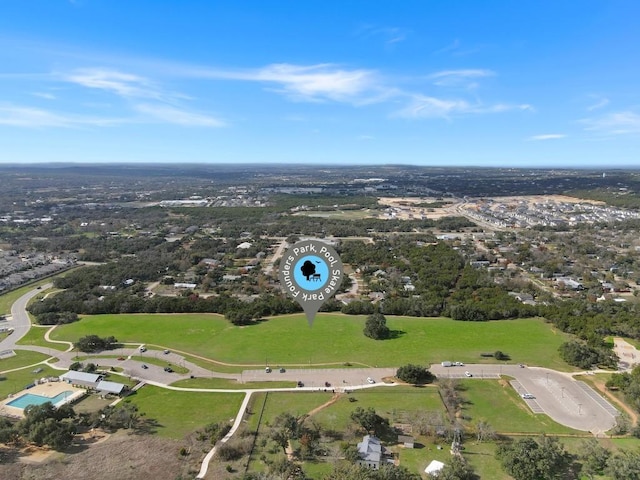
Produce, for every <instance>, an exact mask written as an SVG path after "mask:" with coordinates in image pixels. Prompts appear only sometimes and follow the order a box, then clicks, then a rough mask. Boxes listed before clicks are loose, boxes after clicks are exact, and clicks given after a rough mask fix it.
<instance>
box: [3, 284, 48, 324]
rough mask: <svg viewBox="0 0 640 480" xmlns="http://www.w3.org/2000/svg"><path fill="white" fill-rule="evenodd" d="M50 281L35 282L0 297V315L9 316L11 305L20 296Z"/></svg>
mask: <svg viewBox="0 0 640 480" xmlns="http://www.w3.org/2000/svg"><path fill="white" fill-rule="evenodd" d="M50 281H51V279H50V278H47V279H43V280H39V281H37V282H34V283H30V284H29V285H26V286H24V287H20V288H18V289H16V290H12V291H10V292H8V293H5V294H3V295H0V315H8V314H10V313H11V305H13V302H15V301H16V300H17V299H18V298H20V297H21V296H22V295H24V294H25V293H27V292H30V291H31V290H33V289H34V288H36V287H37V286H39V285H44V284H45V283H47V282H50Z"/></svg>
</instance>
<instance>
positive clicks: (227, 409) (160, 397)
mask: <svg viewBox="0 0 640 480" xmlns="http://www.w3.org/2000/svg"><path fill="white" fill-rule="evenodd" d="M243 398H244V394H243V393H205V392H178V391H174V390H166V389H163V388H158V387H153V386H151V385H145V386H144V387H143V388H141V389H139V390H137V391H136V392H135V394H134V395H132V396H130V397H128V398H127V401H130V402H131V403H134V404H135V405H137V406H138V409H139V411H140V413H142V414H144V416H145V417H146V418H148V419H153V420H155V421H156V422H157V432H158V434H159V435H160V436H164V437H170V438H175V439H181V438H184V436H185V435H187V434H189V433H192V432H194V431H196V430H198V429H200V428H202V427H204V426H205V425H207V424H209V423H218V422H229V424H231V423H233V420H234V419H235V417H236V415H237V414H238V409H239V408H240V404H241V403H242V399H243Z"/></svg>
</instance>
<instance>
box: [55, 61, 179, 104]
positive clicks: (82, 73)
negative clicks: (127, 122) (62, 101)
mask: <svg viewBox="0 0 640 480" xmlns="http://www.w3.org/2000/svg"><path fill="white" fill-rule="evenodd" d="M62 79H63V80H65V81H67V82H71V83H74V84H76V85H80V86H82V87H85V88H93V89H97V90H104V91H107V92H110V93H113V94H115V95H118V96H120V97H123V98H126V99H132V98H153V99H155V100H160V101H166V102H175V101H177V100H181V99H185V98H188V97H187V96H185V95H182V94H179V93H175V92H167V91H164V90H163V89H162V88H161V87H160V86H159V85H157V84H156V83H155V82H153V81H151V80H149V79H148V78H146V77H142V76H140V75H135V74H132V73H125V72H120V71H117V70H110V69H103V68H86V69H79V70H76V71H75V72H73V73H70V74H64V75H62Z"/></svg>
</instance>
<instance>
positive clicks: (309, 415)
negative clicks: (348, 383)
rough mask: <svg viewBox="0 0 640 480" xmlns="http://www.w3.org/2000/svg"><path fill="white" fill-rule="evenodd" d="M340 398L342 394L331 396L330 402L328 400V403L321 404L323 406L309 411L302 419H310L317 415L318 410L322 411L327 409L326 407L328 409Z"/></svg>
mask: <svg viewBox="0 0 640 480" xmlns="http://www.w3.org/2000/svg"><path fill="white" fill-rule="evenodd" d="M340 397H342V394H341V393H336V394H334V395H333V397H331V400H329V401H328V402H326V403H323V404H322V405H320V406H319V407H316V408H314V409H313V410H311V411H310V412H309V413H307V414H306V415H305V417H304V418H305V419H306V418H308V417H311V416H312V415H315V414H316V413H318V412H319V411H320V410H323V409H325V408H327V407H330V406H331V405H333V404H334V403H336V402H337V401H338V400H339V399H340Z"/></svg>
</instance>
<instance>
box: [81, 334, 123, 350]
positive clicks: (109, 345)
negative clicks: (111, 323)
mask: <svg viewBox="0 0 640 480" xmlns="http://www.w3.org/2000/svg"><path fill="white" fill-rule="evenodd" d="M73 346H74V347H75V348H76V349H78V350H80V351H81V352H85V353H94V352H102V351H103V350H113V349H115V348H118V346H119V344H118V340H116V338H115V337H113V336H110V337H106V338H102V337H99V336H98V335H85V336H84V337H80V338H79V339H78V341H77V342H75V343H74V344H73Z"/></svg>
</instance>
